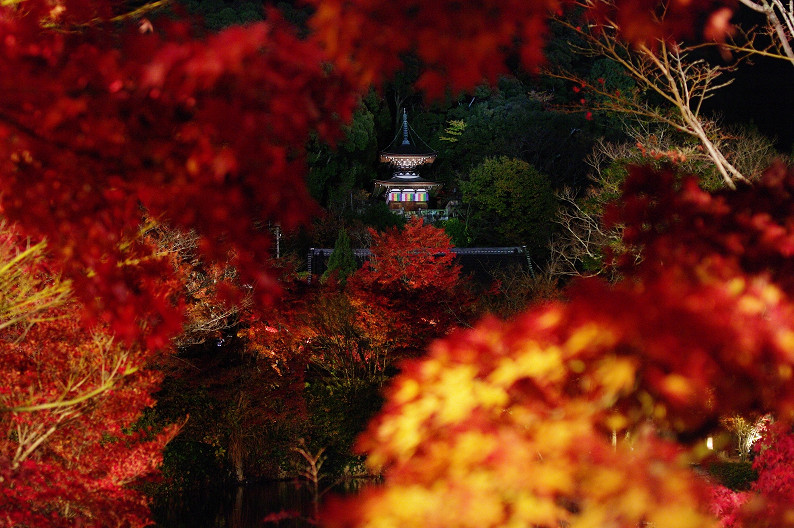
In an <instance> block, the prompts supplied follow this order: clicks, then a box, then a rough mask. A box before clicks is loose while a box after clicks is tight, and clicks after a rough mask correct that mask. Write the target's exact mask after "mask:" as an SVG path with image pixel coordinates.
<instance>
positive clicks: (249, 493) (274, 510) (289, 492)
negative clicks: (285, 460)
mask: <svg viewBox="0 0 794 528" xmlns="http://www.w3.org/2000/svg"><path fill="white" fill-rule="evenodd" d="M377 482H378V481H377V480H376V479H371V478H353V479H348V480H345V481H344V482H341V483H337V484H336V485H334V486H333V488H332V490H330V491H329V493H328V495H326V496H331V495H351V494H355V493H357V492H358V491H360V490H361V489H362V488H363V487H365V486H370V485H377ZM313 497H314V494H313V493H312V491H311V489H310V486H309V485H308V484H307V483H305V482H302V481H280V482H266V483H260V484H248V485H245V486H231V487H219V488H213V489H202V490H193V491H189V492H185V493H182V494H180V495H173V496H170V497H167V498H160V499H158V500H156V501H155V504H154V505H153V506H152V514H153V515H154V520H155V522H156V523H157V524H156V525H155V526H157V528H253V527H257V528H262V527H264V528H309V527H316V525H315V524H312V523H311V522H310V519H312V518H313V517H314V513H315V512H314V509H315V505H314V500H313ZM266 519H270V520H269V521H268V522H266ZM277 519H280V520H277Z"/></svg>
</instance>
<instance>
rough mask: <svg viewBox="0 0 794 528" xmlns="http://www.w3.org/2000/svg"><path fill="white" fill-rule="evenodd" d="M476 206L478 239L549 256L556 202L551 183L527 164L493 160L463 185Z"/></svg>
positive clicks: (467, 199)
mask: <svg viewBox="0 0 794 528" xmlns="http://www.w3.org/2000/svg"><path fill="white" fill-rule="evenodd" d="M461 188H462V190H463V200H464V202H466V203H468V204H470V205H471V207H472V212H471V213H470V214H469V221H470V222H471V224H472V225H473V230H474V232H475V235H474V236H475V239H476V240H478V241H486V240H487V241H490V242H491V243H495V244H501V245H518V246H522V245H526V246H527V247H528V248H529V250H530V252H531V254H532V255H533V257H536V258H540V257H542V256H543V255H545V253H546V246H547V245H548V240H549V237H550V236H551V230H552V218H553V216H554V212H555V211H556V202H555V199H554V192H553V190H552V188H551V184H550V182H549V180H548V178H547V177H546V176H544V175H543V174H540V173H539V172H538V171H537V170H536V169H535V168H533V167H532V166H531V165H529V164H528V163H527V162H525V161H522V160H519V159H514V158H513V159H511V158H507V157H504V156H503V157H500V158H489V159H486V160H485V161H484V162H483V163H482V164H480V165H478V166H477V167H475V168H474V170H472V172H471V173H470V174H469V179H468V180H467V181H464V182H462V183H461Z"/></svg>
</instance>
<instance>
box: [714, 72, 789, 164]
mask: <svg viewBox="0 0 794 528" xmlns="http://www.w3.org/2000/svg"><path fill="white" fill-rule="evenodd" d="M710 103H711V104H710V105H709V107H710V108H711V109H712V110H714V111H717V112H719V113H721V114H722V115H723V117H724V119H725V121H726V122H727V123H752V124H755V125H756V126H757V127H758V129H759V130H760V131H761V132H762V133H763V134H764V135H766V136H769V137H774V138H777V140H778V142H777V146H778V148H779V149H780V150H781V151H782V152H784V153H788V154H791V153H792V147H793V146H794V65H792V64H791V63H789V62H786V61H783V60H774V59H763V58H755V59H753V64H742V65H740V66H739V69H738V70H737V72H736V80H735V81H734V82H733V83H732V84H731V85H730V86H727V87H726V88H723V89H722V90H721V91H720V92H718V93H717V94H715V95H714V97H713V99H712V100H711V102H710Z"/></svg>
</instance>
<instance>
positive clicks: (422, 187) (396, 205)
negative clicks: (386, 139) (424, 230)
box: [375, 110, 441, 214]
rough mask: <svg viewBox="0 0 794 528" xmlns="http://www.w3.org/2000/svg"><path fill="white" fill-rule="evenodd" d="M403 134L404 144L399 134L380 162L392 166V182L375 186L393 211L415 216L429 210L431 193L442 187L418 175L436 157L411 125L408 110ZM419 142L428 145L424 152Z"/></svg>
mask: <svg viewBox="0 0 794 528" xmlns="http://www.w3.org/2000/svg"><path fill="white" fill-rule="evenodd" d="M401 130H402V142H400V139H399V138H400V132H399V131H398V133H397V137H395V138H394V141H392V143H391V145H389V147H387V149H386V150H384V151H382V152H381V153H380V161H381V162H382V163H388V164H389V165H391V166H392V169H393V170H394V173H393V175H392V177H391V178H390V179H388V180H378V181H376V182H375V194H385V195H386V203H388V204H389V208H390V209H392V210H395V211H401V212H403V213H405V214H411V213H414V212H416V211H419V210H421V209H427V202H428V200H429V199H430V195H431V193H433V192H434V191H436V190H437V189H438V188H440V187H441V184H440V183H438V182H433V181H429V180H425V179H424V178H422V177H421V176H419V173H418V172H417V170H418V169H419V167H421V166H423V165H430V164H431V163H433V162H434V161H435V159H436V153H435V152H434V151H433V150H432V149H431V148H430V147H429V146H428V145H427V144H426V143H424V141H422V138H420V137H419V136H418V135H417V134H416V132H414V130H413V129H412V128H411V127H410V126H409V125H408V114H407V113H406V111H405V110H403V123H402V129H401ZM419 142H421V143H423V144H424V148H423V147H419V146H418V145H417V144H418V143H419Z"/></svg>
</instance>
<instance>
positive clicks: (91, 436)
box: [0, 226, 175, 527]
mask: <svg viewBox="0 0 794 528" xmlns="http://www.w3.org/2000/svg"><path fill="white" fill-rule="evenodd" d="M20 238H21V237H18V236H16V235H15V233H14V232H13V231H11V230H10V229H9V228H8V227H7V226H5V227H3V232H2V237H0V239H1V241H0V262H2V265H1V266H0V268H1V269H2V270H1V271H0V297H2V299H3V302H2V305H3V306H2V311H0V314H1V315H0V479H2V486H0V526H30V527H36V526H40V527H45V526H47V527H49V526H75V525H76V524H80V525H82V526H97V527H99V526H144V525H146V524H147V523H148V522H149V512H148V507H147V501H146V499H145V497H144V496H143V494H142V493H140V492H139V491H136V490H134V489H133V488H130V487H129V485H130V484H131V483H134V482H136V481H138V480H139V479H141V478H145V477H147V476H150V475H153V474H154V473H155V471H156V469H157V468H158V466H159V464H160V462H161V459H162V454H161V451H162V448H163V446H164V445H165V443H166V442H167V441H168V439H169V438H171V437H172V436H173V434H174V432H175V430H174V428H173V427H170V428H167V429H165V430H164V431H161V432H159V433H157V432H151V431H148V430H145V429H135V428H134V427H133V426H134V424H135V423H136V421H137V420H138V419H139V418H140V416H141V414H142V412H143V410H144V409H145V408H146V407H149V406H151V405H153V404H154V400H153V398H152V396H151V394H152V393H153V392H154V391H156V390H157V387H158V383H159V381H160V377H161V376H160V374H159V373H157V372H156V371H154V370H151V369H149V368H147V367H146V365H147V364H148V362H149V361H150V360H151V359H152V356H153V354H154V353H155V351H153V350H151V349H145V348H142V347H140V346H124V345H122V344H121V342H120V341H119V340H114V339H113V337H112V336H111V335H110V334H108V333H107V332H106V331H103V330H101V329H98V328H97V329H94V330H93V331H87V330H85V329H84V328H83V327H82V326H80V324H79V320H80V317H79V314H80V307H79V305H78V304H77V303H76V302H74V301H73V300H69V297H68V292H69V288H68V284H65V283H62V282H60V281H59V280H58V279H57V278H56V277H55V276H54V275H53V274H52V271H51V267H50V265H49V263H48V261H47V260H46V259H45V258H44V256H43V255H44V252H45V249H44V245H43V244H39V245H36V246H32V247H30V246H27V247H26V244H25V241H24V239H20Z"/></svg>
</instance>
